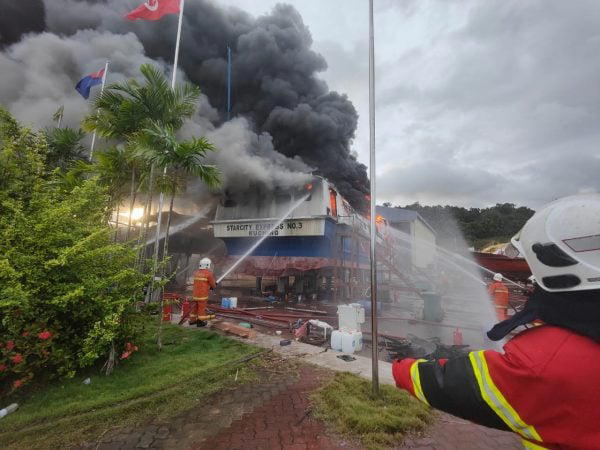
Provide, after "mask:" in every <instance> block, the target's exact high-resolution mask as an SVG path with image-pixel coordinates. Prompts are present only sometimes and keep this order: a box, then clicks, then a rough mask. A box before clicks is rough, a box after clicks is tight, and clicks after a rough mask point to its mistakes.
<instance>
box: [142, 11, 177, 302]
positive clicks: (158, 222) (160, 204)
mask: <svg viewBox="0 0 600 450" xmlns="http://www.w3.org/2000/svg"><path fill="white" fill-rule="evenodd" d="M184 7H185V0H181V3H180V5H179V23H178V24H177V40H176V43H175V58H174V60H173V76H172V78H171V89H172V90H175V83H176V82H177V66H178V64H179V44H180V42H181V27H182V25H183V8H184ZM166 173H167V167H166V166H165V168H164V169H163V175H166ZM164 202H165V194H164V192H161V193H160V196H159V199H158V212H157V213H158V216H157V219H156V234H155V237H154V268H153V270H154V275H156V266H157V263H158V242H159V240H160V228H161V223H162V209H163V204H164ZM152 280H153V281H152V284H151V287H150V296H152V290H153V287H154V286H153V284H154V278H153V279H152Z"/></svg>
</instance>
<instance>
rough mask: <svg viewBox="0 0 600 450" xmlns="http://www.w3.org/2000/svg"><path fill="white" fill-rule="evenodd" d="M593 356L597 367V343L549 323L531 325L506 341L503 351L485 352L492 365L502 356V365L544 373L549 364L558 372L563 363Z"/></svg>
mask: <svg viewBox="0 0 600 450" xmlns="http://www.w3.org/2000/svg"><path fill="white" fill-rule="evenodd" d="M592 356H594V359H595V360H596V361H598V368H599V369H600V344H599V343H597V342H595V341H593V340H592V339H590V338H587V337H585V336H581V335H579V334H577V333H575V332H573V331H571V330H568V329H566V328H562V327H556V326H553V325H547V324H543V325H539V326H534V327H531V328H529V329H527V330H525V331H523V332H521V333H519V334H518V335H516V336H515V337H513V338H512V339H511V340H510V341H508V342H507V343H506V344H505V346H504V354H498V353H496V352H486V359H488V360H490V363H491V364H492V365H493V364H494V360H498V359H500V358H502V359H503V360H504V363H505V364H509V365H511V366H514V367H519V368H527V369H528V370H529V371H531V372H532V373H533V374H536V375H542V374H547V372H548V369H549V366H552V367H554V368H555V369H558V370H559V371H560V370H562V369H564V370H567V368H566V367H564V368H563V367H561V366H563V365H564V364H567V365H570V366H571V368H573V365H572V364H575V365H578V364H579V362H580V361H582V359H588V358H590V357H592Z"/></svg>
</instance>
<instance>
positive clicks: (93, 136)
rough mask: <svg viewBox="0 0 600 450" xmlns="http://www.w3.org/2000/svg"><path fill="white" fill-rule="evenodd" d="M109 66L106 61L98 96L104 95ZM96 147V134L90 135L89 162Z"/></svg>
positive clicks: (108, 62)
mask: <svg viewBox="0 0 600 450" xmlns="http://www.w3.org/2000/svg"><path fill="white" fill-rule="evenodd" d="M109 64H110V61H109V60H106V64H104V74H103V75H102V88H101V89H100V95H102V94H103V93H104V87H105V86H106V77H107V76H108V66H109ZM95 146H96V132H95V131H94V134H93V135H92V145H90V161H91V160H92V157H93V156H94V147H95Z"/></svg>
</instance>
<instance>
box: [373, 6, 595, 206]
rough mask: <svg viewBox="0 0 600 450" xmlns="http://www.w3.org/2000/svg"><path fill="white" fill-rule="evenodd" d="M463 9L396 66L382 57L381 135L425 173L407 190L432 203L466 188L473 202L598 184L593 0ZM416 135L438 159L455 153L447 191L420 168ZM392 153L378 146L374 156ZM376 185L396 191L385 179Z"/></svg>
mask: <svg viewBox="0 0 600 450" xmlns="http://www.w3.org/2000/svg"><path fill="white" fill-rule="evenodd" d="M427 5H429V7H430V8H437V7H440V5H441V3H440V2H429V3H427ZM460 8H462V9H461V10H460V11H465V10H466V11H468V13H467V14H466V15H465V16H466V17H465V21H464V23H461V22H460V21H455V22H453V23H452V24H451V25H452V26H449V29H448V30H445V31H443V32H442V33H441V34H439V35H436V36H434V37H433V38H431V39H429V40H424V43H423V44H422V45H417V46H415V47H413V48H407V49H406V50H405V51H404V53H403V55H402V56H401V57H400V58H399V60H401V61H402V64H401V65H400V64H398V66H397V67H396V68H395V69H394V68H393V64H391V63H390V62H388V64H387V66H388V68H390V70H388V71H385V72H384V75H383V78H384V80H383V82H382V84H381V85H382V94H381V95H380V97H381V98H382V102H381V106H382V108H383V111H385V113H384V115H385V114H389V115H391V116H392V117H393V118H394V120H395V121H396V123H395V124H394V125H392V124H391V123H389V122H388V123H386V122H384V124H385V125H384V126H385V127H386V129H387V130H389V133H386V134H388V136H387V139H388V141H394V139H395V141H396V145H397V147H399V148H403V149H405V148H406V149H408V150H407V155H405V157H404V160H405V161H406V163H407V164H409V165H412V164H414V166H411V167H414V170H421V171H422V173H421V174H420V175H421V176H420V179H421V180H422V185H423V186H417V187H418V189H415V188H413V189H412V190H411V189H408V191H407V192H408V193H410V192H413V193H414V194H415V195H417V196H418V195H425V194H424V192H429V193H428V194H426V195H427V196H428V198H429V199H430V201H431V202H436V198H437V199H444V201H445V202H448V203H453V202H463V201H465V197H464V196H465V193H468V192H470V195H471V198H470V203H471V204H472V205H481V204H488V203H495V202H500V201H512V202H516V203H527V204H530V205H531V206H539V204H541V203H544V202H545V201H548V200H551V199H553V198H556V197H558V196H562V195H568V194H572V193H574V192H577V191H579V190H589V189H598V187H599V184H600V182H599V181H597V180H598V179H599V177H598V176H597V173H598V162H597V161H598V160H597V158H596V157H595V155H596V154H597V153H598V152H597V148H598V142H599V140H600V130H599V129H598V127H597V117H599V115H600V85H599V84H598V81H597V80H598V79H599V78H600V59H598V58H597V55H598V54H600V33H599V32H598V30H599V29H600V28H599V27H598V25H599V24H600V4H598V3H597V2H593V1H578V2H576V3H575V4H573V3H566V2H561V1H558V0H554V1H543V2H542V1H533V2H520V1H488V2H469V3H467V4H464V3H463V4H462V5H461V6H460ZM457 11H458V10H455V11H454V12H455V13H456V12H457ZM426 14H427V8H420V9H419V11H417V13H416V16H417V18H416V19H415V15H412V16H411V17H406V20H423V21H425V20H426V17H425V16H426ZM454 15H456V14H454ZM392 111H393V113H391V112H392ZM381 116H382V114H379V117H381ZM398 122H399V123H401V124H402V125H403V126H401V127H399V126H398ZM379 129H380V130H381V126H380V128H379ZM424 133H427V134H429V136H430V139H432V140H433V141H436V142H438V143H439V145H438V148H437V150H436V153H437V154H438V155H439V157H440V158H442V159H444V156H443V155H444V153H447V154H450V155H452V158H453V159H452V160H451V162H450V163H449V173H453V174H455V175H456V178H455V179H454V181H453V183H448V187H447V188H446V189H438V188H439V187H440V185H439V170H431V169H427V168H423V165H424V163H423V162H422V160H425V159H427V158H428V157H429V156H428V153H429V152H430V150H431V148H432V145H431V143H427V142H426V141H425V140H424V139H423V134H424ZM457 145H458V146H459V147H460V150H457ZM444 148H445V150H444ZM391 154H392V153H391V151H389V150H387V151H385V150H384V152H383V155H382V157H381V159H383V160H384V161H385V160H387V159H389V158H390V155H391ZM446 159H447V158H446ZM415 161H416V162H415ZM384 165H385V163H384ZM464 167H472V168H480V170H481V171H482V172H488V173H489V176H490V179H491V180H493V181H492V185H493V187H494V189H493V190H490V189H487V188H486V187H485V186H483V187H481V189H478V188H477V187H480V186H481V185H482V183H481V173H480V172H479V171H477V170H474V171H468V170H466V171H465V170H463V169H464ZM387 170H390V171H391V169H390V168H389V167H388V169H387ZM402 175H403V176H405V175H406V174H405V173H404V172H402ZM415 177H417V175H415ZM390 178H392V176H391V175H390ZM408 179H409V180H410V179H412V178H411V175H408ZM429 184H431V185H432V186H434V187H436V188H435V189H429V190H428V189H427V186H428V185H429ZM452 184H453V185H455V186H452ZM460 185H464V188H463V187H461V186H460ZM390 186H391V185H390ZM409 186H412V185H409ZM404 187H405V185H404V184H398V189H402V188H404ZM385 192H386V195H388V196H390V198H391V197H392V196H394V195H403V193H402V191H401V190H398V191H393V189H390V188H389V186H388V189H387V191H385ZM436 196H437V197H436ZM440 201H441V200H440Z"/></svg>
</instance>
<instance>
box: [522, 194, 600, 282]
mask: <svg viewBox="0 0 600 450" xmlns="http://www.w3.org/2000/svg"><path fill="white" fill-rule="evenodd" d="M512 244H513V245H514V246H515V247H516V248H517V249H518V250H519V252H521V254H522V255H523V256H524V257H525V259H526V260H527V262H528V263H529V267H530V268H531V272H532V273H533V276H534V277H535V281H536V283H538V284H539V285H540V286H541V287H542V288H543V289H545V290H547V291H550V292H565V291H584V290H591V289H600V194H581V195H574V196H572V197H565V198H562V199H559V200H556V201H554V202H552V203H550V204H548V205H546V206H544V207H543V208H542V209H540V210H539V211H538V212H537V213H535V214H534V215H533V217H532V218H531V219H529V220H528V221H527V223H526V224H525V226H524V227H523V229H522V230H521V231H520V232H519V233H517V235H516V236H515V237H513V238H512Z"/></svg>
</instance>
